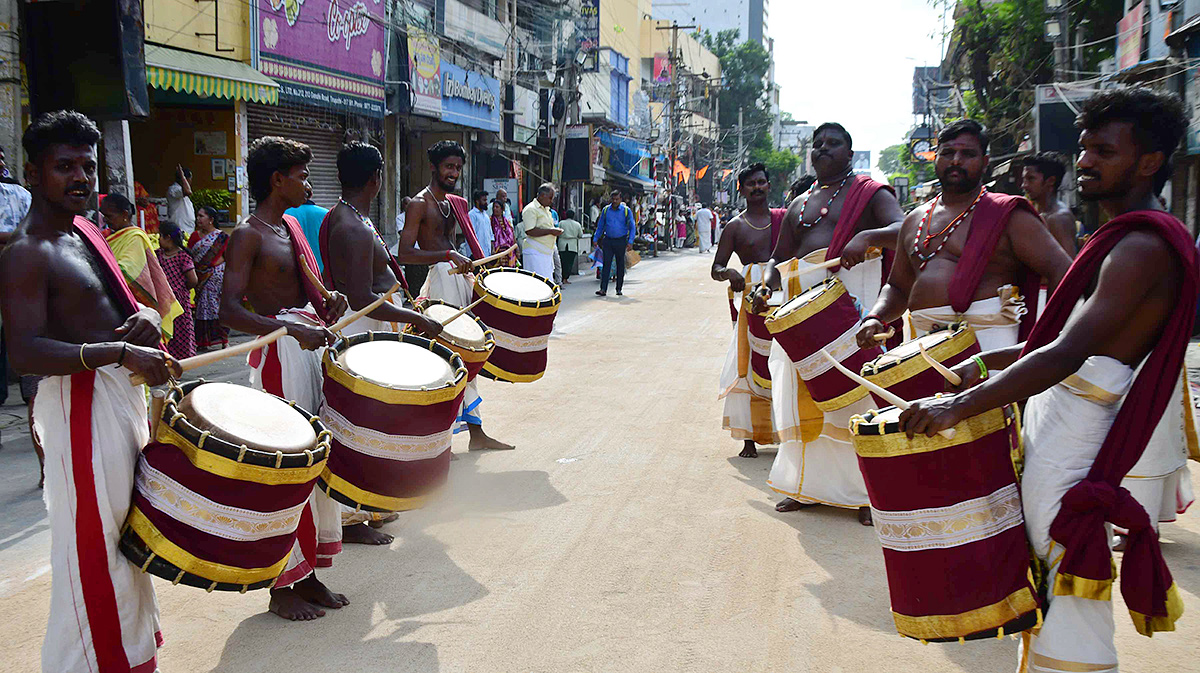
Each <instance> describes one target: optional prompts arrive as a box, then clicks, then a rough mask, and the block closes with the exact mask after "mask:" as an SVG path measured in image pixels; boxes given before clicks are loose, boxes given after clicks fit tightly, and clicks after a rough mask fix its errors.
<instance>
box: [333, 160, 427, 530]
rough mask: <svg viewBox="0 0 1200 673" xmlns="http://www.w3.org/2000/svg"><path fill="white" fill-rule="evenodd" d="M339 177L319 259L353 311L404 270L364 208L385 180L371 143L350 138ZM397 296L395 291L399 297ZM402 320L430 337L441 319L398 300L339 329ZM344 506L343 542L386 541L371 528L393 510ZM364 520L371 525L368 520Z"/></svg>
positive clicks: (394, 324) (392, 327)
mask: <svg viewBox="0 0 1200 673" xmlns="http://www.w3.org/2000/svg"><path fill="white" fill-rule="evenodd" d="M337 167H338V179H339V180H340V181H341V183H342V198H341V199H339V201H338V204H337V205H336V206H334V207H333V209H332V210H330V211H329V212H328V213H326V215H325V219H324V221H322V222H321V229H320V234H319V235H318V240H319V245H320V248H321V259H322V260H323V261H324V262H325V269H324V279H325V284H326V286H328V287H330V288H332V289H336V290H337V291H338V292H341V293H342V294H343V295H345V297H346V300H347V301H348V302H349V303H350V308H352V309H353V310H355V311H357V310H359V309H362V308H363V307H364V306H367V305H368V304H370V303H371V302H373V301H375V300H376V299H378V298H379V297H380V296H382V295H383V294H384V293H385V292H387V291H388V289H390V288H391V287H392V286H393V285H395V284H396V283H398V282H401V279H403V278H404V272H403V270H402V269H401V268H400V265H399V264H397V263H396V260H395V258H393V257H392V255H391V253H390V252H388V249H387V246H386V245H384V242H383V238H382V237H381V236H380V235H379V232H378V231H376V229H375V224H374V223H373V222H371V218H369V217H367V215H366V213H368V212H370V208H371V202H372V201H374V200H375V197H376V196H377V195H378V194H379V189H380V187H381V186H382V185H383V155H382V154H380V153H379V150H378V149H376V148H375V146H373V145H370V144H368V143H364V142H358V141H355V142H351V143H349V144H347V145H346V146H345V147H343V148H342V150H341V151H340V152H338V157H337ZM397 297H399V295H393V298H394V299H395V298H397ZM403 323H412V324H415V325H417V326H418V328H419V329H420V330H421V333H422V334H424V335H425V336H428V337H430V338H433V337H435V336H437V335H438V334H439V333H441V331H442V325H441V323H439V322H437V321H436V320H431V319H429V318H426V317H425V316H423V315H421V314H420V313H417V312H416V311H413V310H410V309H406V308H402V307H401V306H400V302H398V301H392V302H390V303H389V302H385V303H384V304H383V305H382V306H380V307H379V308H377V309H375V310H374V311H372V312H371V313H368V314H367V315H366V316H363V317H362V318H359V319H358V320H356V321H355V322H354V323H352V324H350V325H349V326H347V327H346V328H345V329H343V330H342V335H343V336H351V335H354V334H360V333H362V332H396V331H399V330H400V329H403V328H402V327H400V325H401V324H403ZM341 509H342V542H344V543H359V544H371V545H384V544H390V543H391V541H392V536H391V535H388V534H386V533H383V532H380V531H378V530H375V529H374V528H373V527H372V525H380V524H382V523H384V522H387V521H392V520H395V518H396V515H395V514H394V513H392V514H390V515H380V514H377V513H374V512H365V511H359V512H355V511H354V509H353V508H350V507H347V506H345V505H342V506H341ZM368 523H370V524H372V525H368Z"/></svg>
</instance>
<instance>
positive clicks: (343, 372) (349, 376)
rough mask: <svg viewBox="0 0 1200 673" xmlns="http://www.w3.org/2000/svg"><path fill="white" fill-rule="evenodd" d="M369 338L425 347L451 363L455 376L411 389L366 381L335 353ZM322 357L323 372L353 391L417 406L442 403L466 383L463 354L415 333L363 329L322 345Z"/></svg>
mask: <svg viewBox="0 0 1200 673" xmlns="http://www.w3.org/2000/svg"><path fill="white" fill-rule="evenodd" d="M371 341H396V342H399V343H407V344H412V345H415V346H420V347H422V348H425V349H428V350H429V351H431V352H433V353H436V354H437V355H438V356H440V357H442V358H443V359H445V360H446V361H447V362H449V363H450V368H451V369H453V370H454V380H453V381H451V382H449V383H446V384H444V385H442V386H439V387H437V388H432V389H420V390H412V389H401V388H392V387H389V386H385V385H381V384H378V383H375V382H373V381H368V380H367V379H365V378H363V377H361V376H359V375H358V374H355V373H353V372H351V371H349V370H348V369H346V368H345V367H343V366H342V365H340V364H339V363H338V361H337V356H339V355H341V354H342V353H344V352H345V351H347V350H349V349H350V348H352V347H354V346H357V345H358V344H362V343H367V342H371ZM321 360H322V362H321V364H322V367H323V369H324V371H325V376H327V377H329V378H330V379H332V380H333V381H334V382H336V383H337V384H338V385H340V386H342V387H343V388H345V389H346V390H349V391H350V392H352V393H354V394H355V395H361V396H362V397H366V398H368V399H372V400H377V401H379V402H383V403H384V404H411V405H417V406H429V405H433V404H441V403H443V402H449V401H451V400H453V399H454V398H456V397H458V396H459V395H461V394H462V392H463V390H464V389H465V388H466V387H467V367H466V365H464V364H463V359H462V356H460V355H459V354H458V353H455V352H454V351H452V350H450V348H449V347H447V346H445V345H444V344H441V343H438V342H437V341H434V340H433V339H427V338H425V337H422V336H417V335H415V334H397V333H395V332H364V333H362V334H355V335H354V336H351V337H343V338H341V339H338V340H337V341H335V342H334V344H333V345H332V346H330V347H329V348H327V349H325V355H323V356H322V357H321Z"/></svg>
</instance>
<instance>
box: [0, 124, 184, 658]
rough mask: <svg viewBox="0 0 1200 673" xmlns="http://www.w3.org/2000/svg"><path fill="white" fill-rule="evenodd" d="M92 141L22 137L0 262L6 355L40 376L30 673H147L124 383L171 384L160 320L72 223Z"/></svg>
mask: <svg viewBox="0 0 1200 673" xmlns="http://www.w3.org/2000/svg"><path fill="white" fill-rule="evenodd" d="M99 140H100V131H99V130H98V129H97V128H96V125H95V124H94V123H93V122H92V120H90V119H88V118H87V117H85V116H83V115H81V114H79V113H78V112H66V111H61V110H60V111H58V112H51V113H47V114H42V115H39V116H38V117H37V118H36V119H34V120H33V123H31V124H30V125H29V128H28V129H26V130H25V135H24V137H23V138H22V144H23V145H24V146H25V154H26V156H27V157H28V163H26V164H25V177H26V179H27V183H26V184H28V186H29V190H30V192H32V195H33V202H32V205H31V206H30V210H29V215H28V217H27V218H26V220H25V223H24V225H23V226H22V227H21V228H19V229H18V230H17V233H16V234H14V235H13V237H12V239H11V240H10V242H9V243H8V246H7V248H6V249H5V251H4V254H3V256H0V308H3V311H4V331H5V333H6V336H7V342H8V356H9V357H10V358H11V359H12V364H13V367H15V368H16V369H18V370H20V371H21V372H24V373H27V374H36V375H42V376H45V378H44V379H42V380H41V383H40V384H39V385H40V391H41V392H40V394H39V395H38V396H37V401H36V403H35V407H34V417H33V426H34V432H36V434H37V435H38V436H39V437H41V441H42V445H43V447H44V448H45V451H46V486H45V488H46V504H47V506H48V510H49V517H50V537H51V554H50V569H51V572H52V575H51V577H52V580H53V586H52V589H51V591H50V621H49V625H48V626H47V628H46V640H45V643H44V644H43V647H42V670H45V671H63V672H66V673H83V672H85V671H96V670H104V671H116V670H122V671H129V670H157V669H156V668H155V657H156V652H157V649H158V644H159V643H160V642H161V635H160V634H159V630H158V607H157V605H156V604H155V599H154V587H153V586H152V585H151V583H150V576H149V575H147V574H144V573H142V572H139V571H138V568H137V567H136V566H134V565H132V564H130V563H129V562H127V561H126V560H125V559H124V558H123V557H121V556H120V554H119V553H118V551H117V543H118V540H119V538H120V535H121V528H122V525H123V524H124V519H125V513H126V512H127V511H128V510H129V506H130V501H131V494H132V493H133V472H134V466H135V465H136V463H137V457H138V452H139V451H141V449H142V447H143V446H145V445H146V442H147V441H149V430H148V428H149V426H148V422H147V410H146V397H145V389H144V388H142V387H141V386H137V387H134V386H131V385H130V384H129V379H128V378H127V377H126V374H128V373H129V372H133V373H135V374H140V375H141V376H143V377H145V379H146V380H147V381H148V382H149V383H150V384H152V385H158V384H161V383H163V382H165V381H166V380H167V379H168V378H169V377H170V376H171V375H172V374H173V373H174V374H179V373H180V372H179V371H178V370H177V369H176V370H174V371H172V369H174V368H175V366H176V365H175V363H174V362H172V360H171V358H170V357H168V356H167V354H166V353H165V352H163V351H162V350H159V340H160V332H159V327H160V324H159V323H160V318H159V315H158V312H157V311H155V310H154V309H152V308H147V307H144V306H139V305H138V304H137V302H136V301H135V300H134V298H133V293H132V292H131V291H130V290H129V286H128V285H126V283H125V279H124V277H123V276H122V274H121V269H120V267H119V266H117V261H116V259H115V258H114V257H113V256H112V252H111V251H109V249H108V245H106V244H105V242H104V237H103V235H101V234H100V231H99V230H98V229H97V228H96V227H95V226H94V225H92V223H90V222H88V221H87V220H85V219H83V218H82V217H80V214H81V213H83V212H84V210H85V209H86V208H87V204H88V201H89V200H90V199H91V197H92V193H93V192H94V191H95V189H96V164H97V162H96V143H97V142H98V141H99ZM122 367H124V369H126V370H128V371H122V369H121V368H122ZM85 608H86V609H85Z"/></svg>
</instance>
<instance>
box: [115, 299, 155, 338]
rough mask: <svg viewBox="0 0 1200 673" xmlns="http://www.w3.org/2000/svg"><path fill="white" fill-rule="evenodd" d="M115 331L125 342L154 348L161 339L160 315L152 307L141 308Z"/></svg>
mask: <svg viewBox="0 0 1200 673" xmlns="http://www.w3.org/2000/svg"><path fill="white" fill-rule="evenodd" d="M115 331H116V333H117V336H119V337H120V339H121V341H124V342H125V343H128V344H133V345H135V346H146V347H147V348H154V347H156V346H158V344H159V342H161V341H162V316H160V315H159V314H158V311H155V310H154V309H152V308H142V309H141V310H140V311H138V312H137V313H134V314H133V315H131V316H129V318H128V319H127V320H126V321H125V322H124V323H123V324H122V325H121V326H120V327H118V328H117V329H116V330H115Z"/></svg>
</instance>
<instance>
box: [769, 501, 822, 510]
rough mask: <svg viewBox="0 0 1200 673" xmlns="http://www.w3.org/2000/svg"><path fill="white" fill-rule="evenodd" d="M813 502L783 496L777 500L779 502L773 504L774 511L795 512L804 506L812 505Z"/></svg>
mask: <svg viewBox="0 0 1200 673" xmlns="http://www.w3.org/2000/svg"><path fill="white" fill-rule="evenodd" d="M813 504H814V503H811V502H800V501H799V500H793V499H792V498H784V499H783V500H780V501H779V504H777V505H775V511H776V512H795V511H797V510H801V509H804V508H806V507H812V506H813Z"/></svg>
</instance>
